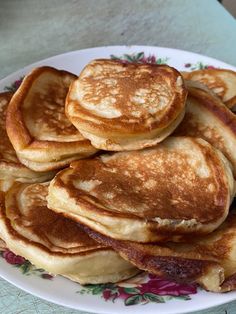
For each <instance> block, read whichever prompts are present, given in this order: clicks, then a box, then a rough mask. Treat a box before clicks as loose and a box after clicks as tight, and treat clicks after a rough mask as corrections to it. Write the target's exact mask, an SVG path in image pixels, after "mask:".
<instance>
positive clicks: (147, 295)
mask: <svg viewBox="0 0 236 314" xmlns="http://www.w3.org/2000/svg"><path fill="white" fill-rule="evenodd" d="M143 297H144V299H145V300H146V301H150V302H155V303H165V299H164V298H163V297H162V296H160V295H157V294H155V293H151V292H150V293H149V292H148V293H144V295H143Z"/></svg>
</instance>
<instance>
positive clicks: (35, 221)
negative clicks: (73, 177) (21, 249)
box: [6, 183, 103, 254]
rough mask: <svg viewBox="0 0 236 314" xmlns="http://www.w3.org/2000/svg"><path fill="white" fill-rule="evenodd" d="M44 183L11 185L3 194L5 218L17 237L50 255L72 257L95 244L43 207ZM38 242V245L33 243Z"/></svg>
mask: <svg viewBox="0 0 236 314" xmlns="http://www.w3.org/2000/svg"><path fill="white" fill-rule="evenodd" d="M47 193H48V184H46V183H45V184H33V185H26V184H25V185H23V184H15V185H14V186H13V187H12V188H11V189H10V191H9V192H8V193H7V195H6V207H7V217H8V219H9V221H10V222H11V225H12V226H13V228H14V229H15V230H17V232H18V234H19V235H21V236H24V237H26V238H28V239H29V240H31V241H33V242H34V245H39V246H40V247H42V245H43V247H44V248H45V247H46V248H48V249H50V251H52V252H59V253H60V252H61V253H64V254H72V253H73V254H76V253H80V252H83V251H85V252H86V251H89V250H95V249H99V248H102V247H103V246H101V245H99V244H97V243H96V242H95V241H94V240H92V239H91V238H90V237H89V236H87V235H86V233H85V232H84V231H82V230H81V229H80V228H79V227H78V226H77V224H76V223H74V222H73V221H71V220H68V219H66V218H64V217H63V216H60V215H58V214H55V213H54V212H53V211H51V210H49V209H48V208H47V201H46V197H47ZM37 243H38V244H37Z"/></svg>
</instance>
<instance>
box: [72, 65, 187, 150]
mask: <svg viewBox="0 0 236 314" xmlns="http://www.w3.org/2000/svg"><path fill="white" fill-rule="evenodd" d="M185 99H186V90H185V87H184V84H183V79H182V77H181V74H180V73H179V72H178V71H177V70H175V69H174V68H171V67H169V66H167V65H151V64H123V63H121V62H119V61H115V60H107V59H99V60H94V61H92V62H90V63H89V64H88V65H87V66H86V67H85V68H84V69H83V71H82V73H81V74H80V76H79V78H78V79H77V80H75V81H74V82H73V84H72V85H71V88H70V91H69V93H68V96H67V100H66V115H67V117H68V119H69V120H70V121H71V122H72V123H73V124H74V125H75V126H76V128H77V129H78V130H79V131H80V132H81V133H82V134H83V135H84V137H86V138H88V139H89V140H91V143H92V144H93V145H94V146H95V147H97V148H99V149H104V150H112V151H123V150H133V149H142V148H144V147H150V146H154V145H155V144H156V143H159V142H161V141H162V140H163V139H164V138H166V137H167V136H168V135H169V134H171V132H173V130H174V129H175V128H176V127H177V125H178V124H179V123H180V121H181V120H182V118H183V116H184V109H185Z"/></svg>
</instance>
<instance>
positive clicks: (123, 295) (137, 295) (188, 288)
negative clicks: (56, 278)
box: [77, 272, 197, 306]
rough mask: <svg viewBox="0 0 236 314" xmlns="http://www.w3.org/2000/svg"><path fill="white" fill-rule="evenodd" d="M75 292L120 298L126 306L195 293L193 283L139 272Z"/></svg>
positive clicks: (180, 297)
mask: <svg viewBox="0 0 236 314" xmlns="http://www.w3.org/2000/svg"><path fill="white" fill-rule="evenodd" d="M77 293H79V294H92V295H100V296H101V297H102V298H103V299H104V300H105V301H108V300H109V301H112V302H114V301H115V300H116V299H122V300H123V301H124V304H125V305H126V306H129V305H134V304H147V303H149V302H155V303H165V302H166V301H170V300H184V301H187V300H191V297H190V294H195V293H197V286H196V285H194V284H179V283H176V282H173V281H170V280H166V279H163V278H160V277H157V276H154V275H151V274H147V273H144V272H143V273H141V274H139V275H137V276H135V277H133V278H131V279H129V280H125V281H122V282H119V283H117V284H112V283H109V284H97V285H85V286H84V287H83V288H82V289H81V290H79V291H78V292H77Z"/></svg>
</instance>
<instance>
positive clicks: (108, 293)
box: [102, 289, 112, 301]
mask: <svg viewBox="0 0 236 314" xmlns="http://www.w3.org/2000/svg"><path fill="white" fill-rule="evenodd" d="M102 296H103V298H104V300H105V301H107V300H109V299H110V298H111V296H112V292H111V290H109V289H105V290H104V291H103V292H102Z"/></svg>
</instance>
